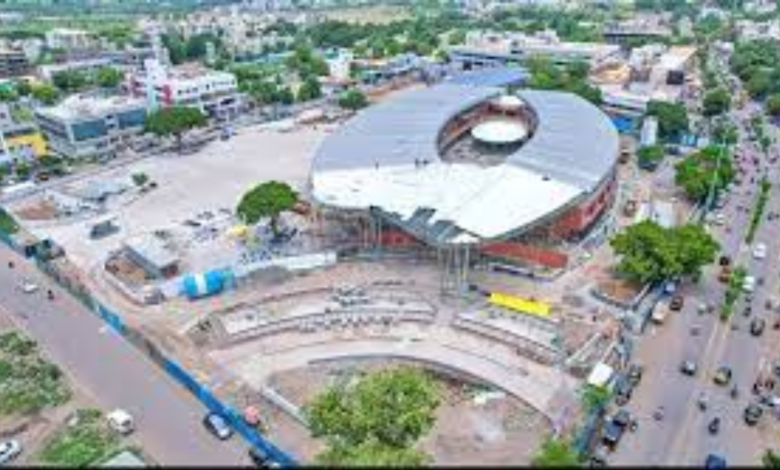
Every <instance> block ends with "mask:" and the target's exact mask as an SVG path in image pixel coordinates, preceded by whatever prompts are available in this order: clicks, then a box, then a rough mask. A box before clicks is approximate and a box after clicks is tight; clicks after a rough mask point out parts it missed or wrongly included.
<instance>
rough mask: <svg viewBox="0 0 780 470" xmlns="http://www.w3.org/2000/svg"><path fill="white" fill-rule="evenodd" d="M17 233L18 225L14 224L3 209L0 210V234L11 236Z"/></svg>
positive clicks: (14, 221)
mask: <svg viewBox="0 0 780 470" xmlns="http://www.w3.org/2000/svg"><path fill="white" fill-rule="evenodd" d="M18 231H19V224H17V223H16V220H14V218H13V217H11V215H10V214H9V213H8V212H6V211H5V210H4V209H2V208H0V232H5V233H7V234H8V235H13V234H14V233H16V232H18Z"/></svg>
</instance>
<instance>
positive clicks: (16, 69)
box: [0, 47, 31, 78]
mask: <svg viewBox="0 0 780 470" xmlns="http://www.w3.org/2000/svg"><path fill="white" fill-rule="evenodd" d="M30 70H31V68H30V62H29V61H28V60H27V56H26V55H25V54H24V51H21V50H16V49H5V48H2V47H0V78H10V77H19V76H21V75H27V74H28V73H30Z"/></svg>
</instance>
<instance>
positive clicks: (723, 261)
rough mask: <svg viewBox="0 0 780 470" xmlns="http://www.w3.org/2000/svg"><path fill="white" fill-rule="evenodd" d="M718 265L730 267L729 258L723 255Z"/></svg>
mask: <svg viewBox="0 0 780 470" xmlns="http://www.w3.org/2000/svg"><path fill="white" fill-rule="evenodd" d="M718 264H719V265H720V266H731V258H730V257H729V256H726V255H723V256H721V257H720V258H719V259H718Z"/></svg>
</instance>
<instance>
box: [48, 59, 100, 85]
mask: <svg viewBox="0 0 780 470" xmlns="http://www.w3.org/2000/svg"><path fill="white" fill-rule="evenodd" d="M112 64H113V60H112V59H111V58H110V57H95V58H92V59H83V60H70V61H67V62H63V63H60V64H47V65H41V66H40V75H41V77H42V78H44V79H46V80H51V79H52V77H53V76H54V75H56V74H58V73H60V72H82V73H85V74H93V73H96V72H97V71H98V70H99V69H101V68H103V67H108V66H110V65H112Z"/></svg>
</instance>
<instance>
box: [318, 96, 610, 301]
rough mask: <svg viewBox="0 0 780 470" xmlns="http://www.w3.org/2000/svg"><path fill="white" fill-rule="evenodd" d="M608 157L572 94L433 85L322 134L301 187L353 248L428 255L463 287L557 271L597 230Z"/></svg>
mask: <svg viewBox="0 0 780 470" xmlns="http://www.w3.org/2000/svg"><path fill="white" fill-rule="evenodd" d="M618 154H619V141H618V136H617V131H616V130H615V128H614V126H613V125H612V123H611V122H610V120H609V118H608V117H607V116H606V115H605V114H604V113H602V112H601V111H600V110H599V109H598V108H597V107H595V106H593V105H592V104H590V103H589V102H587V101H585V100H584V99H582V98H580V97H578V96H576V95H573V94H569V93H563V92H552V91H536V90H521V91H519V92H517V93H509V94H507V93H506V92H505V91H504V90H502V89H501V88H499V87H489V86H480V85H465V84H454V83H444V84H440V85H436V86H433V87H430V88H427V89H423V90H413V91H407V92H404V93H402V94H399V95H398V96H397V97H396V98H395V99H393V100H389V101H385V102H382V103H380V104H378V105H375V106H373V107H370V108H368V109H366V110H364V111H363V112H362V113H360V114H358V115H357V116H356V117H353V118H352V119H351V120H350V121H348V122H347V123H346V124H345V125H343V126H342V127H341V128H340V129H339V130H338V131H336V132H335V133H333V134H331V135H330V136H329V137H328V138H327V139H326V140H325V141H324V142H323V144H322V146H321V147H320V148H319V150H318V151H317V153H316V155H315V158H314V163H313V165H312V174H311V179H310V188H311V196H312V199H313V200H314V202H315V206H316V207H317V208H318V211H319V213H320V214H322V217H323V218H325V219H331V220H337V221H339V222H341V223H343V224H345V226H348V227H351V228H350V230H349V231H350V232H351V233H358V234H360V235H359V240H360V241H359V243H360V244H364V245H373V246H375V247H383V248H389V249H398V248H401V249H407V248H410V247H411V248H415V249H422V250H426V249H427V250H432V251H435V252H437V253H439V254H440V257H441V258H440V259H444V260H445V261H444V263H445V266H446V269H445V272H448V273H450V274H452V276H448V277H447V279H450V280H451V281H453V282H454V285H458V286H463V283H464V282H465V279H466V277H467V274H466V273H467V271H468V268H469V267H470V266H472V265H475V264H480V265H483V266H494V265H502V266H506V265H512V266H518V265H523V266H525V265H529V264H530V265H535V266H543V267H544V268H550V269H562V268H565V267H566V266H567V265H568V261H569V259H568V256H569V255H568V253H567V251H566V248H565V247H566V246H567V245H568V244H570V243H578V242H579V241H582V240H584V239H585V238H586V237H588V236H590V235H591V234H592V233H594V232H595V231H597V230H598V229H599V228H603V227H604V224H602V223H601V222H602V221H603V220H606V219H605V218H604V214H606V213H607V209H608V208H609V207H611V206H612V204H613V202H614V199H615V195H616V192H617V181H616V166H617V159H618ZM448 282H449V281H448Z"/></svg>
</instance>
